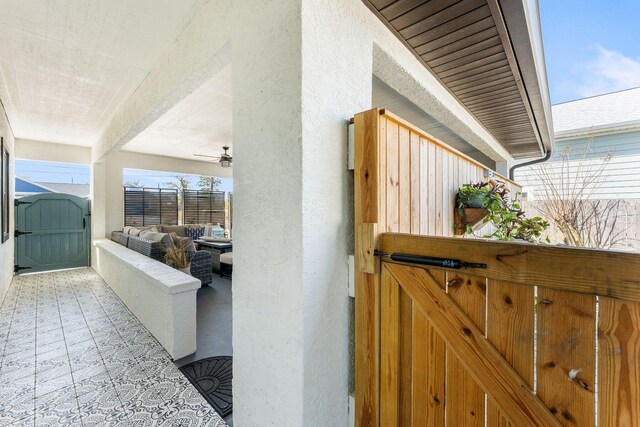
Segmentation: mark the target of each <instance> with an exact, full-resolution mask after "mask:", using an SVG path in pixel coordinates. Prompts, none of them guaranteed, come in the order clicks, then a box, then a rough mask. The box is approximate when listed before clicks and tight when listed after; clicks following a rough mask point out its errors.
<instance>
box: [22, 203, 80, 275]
mask: <svg viewBox="0 0 640 427" xmlns="http://www.w3.org/2000/svg"><path fill="white" fill-rule="evenodd" d="M89 203H90V202H89V200H87V199H83V198H81V197H77V196H73V195H71V194H62V193H42V194H36V195H33V196H28V197H23V198H20V199H16V201H15V205H16V232H15V235H16V243H15V259H16V265H15V271H16V273H21V272H25V273H34V272H39V271H49V270H59V269H63V268H74V267H84V266H88V265H89V259H90V250H89V242H90V230H91V224H90V219H91V216H90V211H89Z"/></svg>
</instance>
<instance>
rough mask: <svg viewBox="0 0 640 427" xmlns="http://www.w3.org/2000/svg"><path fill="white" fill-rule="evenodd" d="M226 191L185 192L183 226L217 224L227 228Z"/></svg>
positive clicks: (183, 196)
mask: <svg viewBox="0 0 640 427" xmlns="http://www.w3.org/2000/svg"><path fill="white" fill-rule="evenodd" d="M225 199H226V197H225V192H224V191H199V190H184V191H183V192H182V223H183V224H217V223H220V225H221V226H222V227H224V228H227V224H226V211H225V208H226V206H225V205H226V203H225Z"/></svg>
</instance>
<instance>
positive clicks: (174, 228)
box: [157, 225, 187, 237]
mask: <svg viewBox="0 0 640 427" xmlns="http://www.w3.org/2000/svg"><path fill="white" fill-rule="evenodd" d="M157 228H158V229H159V231H161V232H163V233H176V234H177V235H178V236H180V237H187V227H186V226H184V225H159V226H157Z"/></svg>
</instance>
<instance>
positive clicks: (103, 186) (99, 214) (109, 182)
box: [91, 157, 123, 260]
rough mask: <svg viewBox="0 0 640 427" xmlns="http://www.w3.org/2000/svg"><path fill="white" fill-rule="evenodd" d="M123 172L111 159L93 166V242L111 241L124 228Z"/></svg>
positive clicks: (94, 163)
mask: <svg viewBox="0 0 640 427" xmlns="http://www.w3.org/2000/svg"><path fill="white" fill-rule="evenodd" d="M122 170H123V168H122V165H121V164H120V163H118V162H117V161H114V160H113V159H112V158H110V157H109V158H106V159H104V160H102V161H100V162H93V163H92V164H91V240H97V239H105V238H106V239H109V238H110V237H111V232H112V231H114V230H118V229H120V228H121V227H122V222H123V213H122V212H123V208H122V204H123V199H122ZM94 255H95V254H94V251H93V247H92V250H91V257H92V260H94Z"/></svg>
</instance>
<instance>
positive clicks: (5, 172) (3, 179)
mask: <svg viewBox="0 0 640 427" xmlns="http://www.w3.org/2000/svg"><path fill="white" fill-rule="evenodd" d="M0 151H1V152H2V162H1V163H2V165H1V166H0V187H1V190H2V201H1V203H0V206H1V207H2V215H1V217H2V243H4V242H6V241H7V240H9V228H10V227H9V212H10V211H9V209H10V204H9V150H7V147H5V145H4V138H2V137H0Z"/></svg>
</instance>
